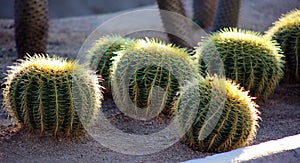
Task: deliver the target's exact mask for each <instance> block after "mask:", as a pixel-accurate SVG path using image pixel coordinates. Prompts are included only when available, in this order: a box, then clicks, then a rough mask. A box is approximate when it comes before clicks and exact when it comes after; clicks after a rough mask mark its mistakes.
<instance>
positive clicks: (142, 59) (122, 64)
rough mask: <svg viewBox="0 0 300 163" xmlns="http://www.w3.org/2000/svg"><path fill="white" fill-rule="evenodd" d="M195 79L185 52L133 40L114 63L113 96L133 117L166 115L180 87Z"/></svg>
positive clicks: (145, 41)
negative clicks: (161, 113) (133, 42)
mask: <svg viewBox="0 0 300 163" xmlns="http://www.w3.org/2000/svg"><path fill="white" fill-rule="evenodd" d="M197 76H198V74H197V68H196V66H195V65H194V64H193V62H192V61H191V59H190V57H189V54H188V53H187V52H186V50H185V49H180V48H177V47H175V46H173V45H171V44H168V45H167V44H165V43H163V42H158V41H155V40H149V39H146V40H137V41H136V43H135V44H134V45H132V46H130V47H129V48H127V49H125V50H124V51H121V54H120V55H119V56H117V58H116V59H115V61H114V65H113V70H112V88H113V96H114V99H115V101H116V103H121V104H122V105H123V108H124V109H128V110H125V111H126V113H128V114H131V115H133V116H141V117H142V116H144V117H149V116H153V115H155V114H157V113H160V112H161V111H163V112H164V113H166V114H169V113H170V112H171V110H170V109H171V108H172V107H173V106H174V103H175V101H176V98H177V97H178V92H179V91H180V87H182V86H183V85H185V83H186V82H187V81H189V80H190V79H192V78H196V77H197ZM153 98H155V99H153ZM155 100H158V101H155ZM160 100H162V102H161V101H160ZM151 108H153V109H151ZM137 118H139V117H137Z"/></svg>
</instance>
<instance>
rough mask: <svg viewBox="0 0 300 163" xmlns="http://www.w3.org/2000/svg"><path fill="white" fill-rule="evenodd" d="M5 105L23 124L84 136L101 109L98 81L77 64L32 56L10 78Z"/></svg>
mask: <svg viewBox="0 0 300 163" xmlns="http://www.w3.org/2000/svg"><path fill="white" fill-rule="evenodd" d="M4 84H5V85H6V87H5V89H4V91H3V96H4V106H5V108H6V109H7V111H8V113H9V115H11V116H12V117H13V118H14V119H15V120H17V122H18V123H19V124H21V125H22V126H24V127H26V128H29V129H30V130H31V131H39V132H40V133H46V132H52V134H53V135H55V136H56V135H65V136H69V135H75V136H76V135H80V134H83V133H85V132H86V130H85V128H86V127H88V125H89V124H90V123H91V122H92V121H93V120H94V119H95V118H96V116H97V113H98V109H99V108H100V106H101V97H102V94H101V92H100V86H99V85H98V79H97V77H96V76H95V75H93V74H92V72H91V71H88V70H87V69H85V68H84V67H83V66H81V65H79V64H77V62H75V61H68V60H65V59H62V58H59V57H52V58H51V57H49V56H48V55H47V56H44V55H35V56H33V57H31V56H28V57H27V58H26V59H25V60H20V63H18V64H17V65H16V66H12V67H11V70H9V71H8V76H7V77H6V82H5V83H4Z"/></svg>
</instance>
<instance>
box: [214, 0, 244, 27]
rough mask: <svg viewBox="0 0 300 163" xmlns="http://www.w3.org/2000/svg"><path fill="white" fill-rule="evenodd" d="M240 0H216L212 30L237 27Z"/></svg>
mask: <svg viewBox="0 0 300 163" xmlns="http://www.w3.org/2000/svg"><path fill="white" fill-rule="evenodd" d="M240 4H241V0H218V5H217V6H218V7H217V11H216V16H215V19H214V22H213V27H212V31H213V32H215V31H218V30H220V29H223V28H226V27H227V28H228V27H237V24H238V20H239V13H240Z"/></svg>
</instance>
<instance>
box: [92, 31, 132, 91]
mask: <svg viewBox="0 0 300 163" xmlns="http://www.w3.org/2000/svg"><path fill="white" fill-rule="evenodd" d="M133 42H134V40H132V39H130V38H124V37H121V36H116V35H113V36H104V37H101V38H100V39H99V40H97V41H96V42H95V44H94V45H93V47H92V48H91V49H90V50H89V54H88V63H89V65H90V67H91V68H92V69H94V70H96V73H97V74H99V75H101V76H102V78H103V79H104V81H103V83H102V85H103V86H104V87H105V89H106V92H110V87H111V86H110V70H111V66H112V62H113V57H115V56H117V53H118V51H120V50H122V49H124V48H126V46H129V45H130V44H133Z"/></svg>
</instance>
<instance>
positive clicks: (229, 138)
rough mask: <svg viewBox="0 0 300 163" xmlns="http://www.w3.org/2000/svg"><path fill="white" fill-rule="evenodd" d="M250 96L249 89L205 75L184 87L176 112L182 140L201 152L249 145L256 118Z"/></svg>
mask: <svg viewBox="0 0 300 163" xmlns="http://www.w3.org/2000/svg"><path fill="white" fill-rule="evenodd" d="M196 99H198V100H196ZM252 99H253V98H251V97H250V96H248V92H246V91H244V90H243V89H242V88H240V87H239V86H238V85H236V84H234V83H233V82H232V81H229V80H226V79H223V78H216V77H214V78H212V77H206V78H205V79H201V80H198V81H196V82H194V83H193V84H191V85H189V86H187V87H186V88H184V91H183V92H182V94H181V96H180V99H179V101H180V103H179V107H178V111H177V116H178V122H179V123H178V124H179V131H181V132H182V133H183V134H182V135H183V137H182V141H183V142H184V143H185V144H187V145H188V146H189V147H191V148H192V149H194V150H200V151H204V152H224V151H228V150H232V149H236V148H239V147H242V146H245V145H248V144H249V143H250V142H251V141H252V140H253V138H254V137H255V135H256V128H257V127H258V119H259V117H258V114H259V112H258V110H257V105H256V104H255V103H254V101H253V100H252Z"/></svg>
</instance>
